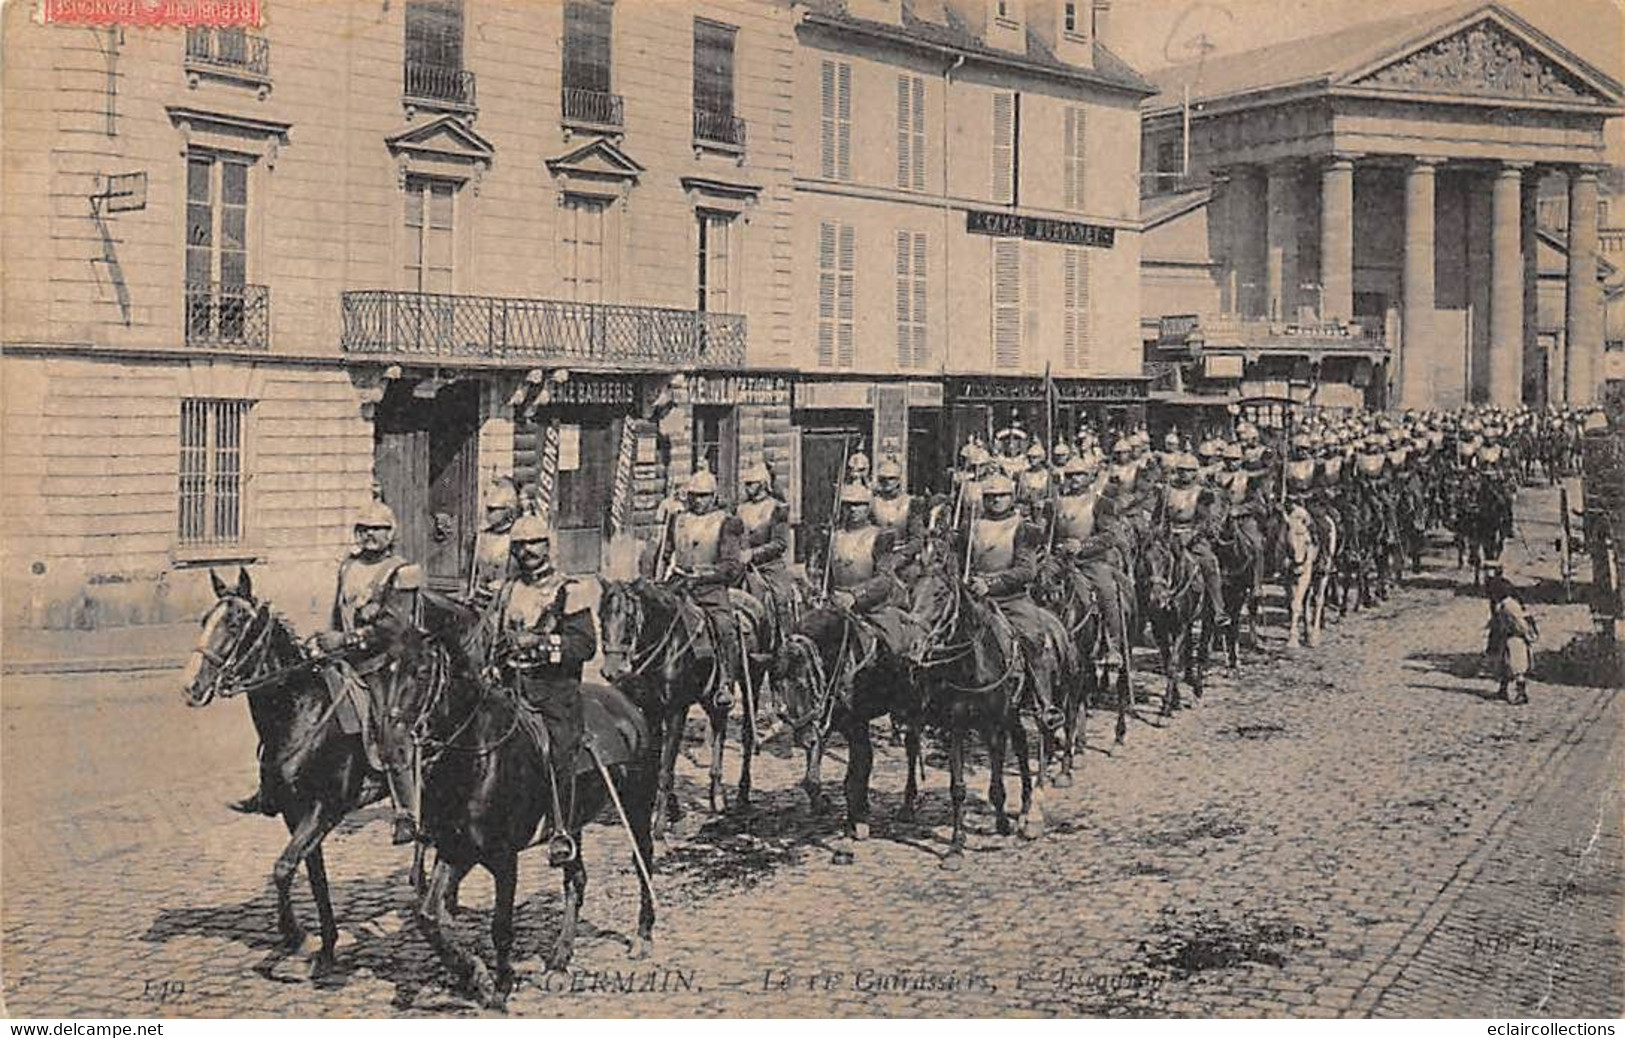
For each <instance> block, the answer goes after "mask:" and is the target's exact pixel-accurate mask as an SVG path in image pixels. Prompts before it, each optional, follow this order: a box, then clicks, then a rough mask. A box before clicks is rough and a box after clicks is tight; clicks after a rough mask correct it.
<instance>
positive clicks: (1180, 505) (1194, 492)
mask: <svg viewBox="0 0 1625 1038" xmlns="http://www.w3.org/2000/svg"><path fill="white" fill-rule="evenodd" d="M1201 496H1202V488H1201V487H1199V486H1195V487H1172V488H1170V489H1169V491H1168V519H1169V521H1170V522H1175V523H1193V522H1195V521H1196V504H1197V502H1198V501H1199V500H1200V499H1201Z"/></svg>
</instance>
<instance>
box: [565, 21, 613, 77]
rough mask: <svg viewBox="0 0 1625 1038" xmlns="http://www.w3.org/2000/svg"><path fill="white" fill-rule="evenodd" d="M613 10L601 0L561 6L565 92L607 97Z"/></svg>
mask: <svg viewBox="0 0 1625 1038" xmlns="http://www.w3.org/2000/svg"><path fill="white" fill-rule="evenodd" d="M613 17H614V9H613V8H612V7H611V6H610V5H609V4H607V3H603V2H601V0H571V2H570V3H567V4H565V5H564V89H565V90H581V91H586V92H588V93H592V94H607V93H609V83H610V39H611V30H612V19H613Z"/></svg>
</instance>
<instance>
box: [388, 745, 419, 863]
mask: <svg viewBox="0 0 1625 1038" xmlns="http://www.w3.org/2000/svg"><path fill="white" fill-rule="evenodd" d="M385 777H386V778H387V779H388V781H389V798H390V800H391V801H392V802H393V803H394V805H395V832H394V834H393V835H392V836H391V837H390V843H392V844H395V845H396V846H397V847H398V846H400V845H402V844H407V843H411V842H412V841H413V840H416V839H417V838H418V827H417V823H416V821H414V819H415V818H416V817H417V789H416V785H415V783H414V782H413V776H412V767H411V762H410V761H406V762H404V763H403V762H399V761H393V762H390V764H389V768H388V771H387V773H386V776H385Z"/></svg>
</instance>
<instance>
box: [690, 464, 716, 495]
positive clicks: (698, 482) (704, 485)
mask: <svg viewBox="0 0 1625 1038" xmlns="http://www.w3.org/2000/svg"><path fill="white" fill-rule="evenodd" d="M684 492H685V493H688V494H715V493H716V492H717V477H715V476H713V475H711V471H710V470H709V469H701V470H700V471H698V472H696V473H694V475H692V476H690V477H688V486H687V487H685V488H684Z"/></svg>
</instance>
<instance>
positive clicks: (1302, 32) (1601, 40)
mask: <svg viewBox="0 0 1625 1038" xmlns="http://www.w3.org/2000/svg"><path fill="white" fill-rule="evenodd" d="M1502 2H1503V4H1504V6H1506V7H1507V8H1508V9H1509V10H1511V11H1513V12H1515V13H1516V14H1517V15H1518V16H1519V17H1521V18H1523V19H1524V20H1525V21H1527V22H1529V23H1530V24H1531V25H1534V26H1535V27H1536V28H1538V29H1540V30H1541V31H1542V32H1544V33H1546V34H1547V35H1548V36H1550V37H1552V38H1553V39H1555V40H1557V41H1558V42H1559V43H1561V44H1563V45H1564V46H1565V47H1567V48H1568V49H1569V50H1571V51H1573V52H1574V53H1575V54H1577V55H1579V56H1580V57H1581V58H1584V59H1585V60H1586V61H1589V62H1590V63H1591V64H1593V65H1595V66H1596V67H1597V68H1598V69H1600V70H1601V71H1603V72H1605V73H1607V74H1608V75H1609V76H1612V77H1613V78H1614V79H1615V80H1617V81H1620V82H1625V0H1502ZM1441 6H1444V2H1443V0H1113V3H1112V25H1111V30H1110V36H1109V38H1108V40H1107V43H1108V45H1109V46H1110V47H1111V48H1112V50H1113V51H1115V52H1116V53H1117V54H1118V55H1119V56H1121V57H1122V58H1123V59H1124V60H1125V61H1127V62H1128V63H1129V64H1130V65H1133V66H1134V67H1135V68H1137V69H1140V70H1142V71H1145V72H1150V71H1152V70H1154V69H1157V68H1161V67H1162V66H1164V65H1177V64H1180V63H1182V62H1185V61H1190V60H1193V59H1195V58H1196V57H1197V56H1198V54H1199V50H1198V41H1200V40H1201V38H1202V37H1203V36H1206V38H1207V39H1208V41H1209V42H1210V43H1211V44H1212V46H1213V47H1214V51H1213V53H1233V52H1235V51H1242V50H1252V49H1254V48H1256V47H1263V46H1267V45H1269V44H1272V43H1279V42H1282V41H1285V40H1293V39H1300V38H1302V37H1305V36H1313V35H1317V34H1319V33H1322V32H1328V31H1331V30H1334V29H1342V28H1345V27H1347V26H1350V25H1355V24H1357V23H1360V22H1366V21H1378V20H1383V19H1387V18H1392V17H1395V16H1398V15H1403V14H1406V13H1407V12H1412V11H1415V12H1422V11H1427V10H1430V9H1434V8H1438V7H1441ZM1608 142H1609V159H1610V161H1612V162H1614V163H1625V119H1614V120H1612V121H1611V122H1610V123H1609V128H1608Z"/></svg>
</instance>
